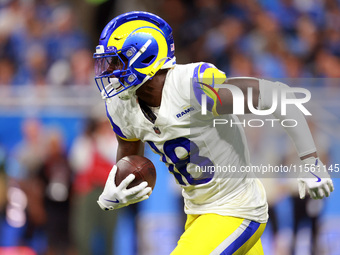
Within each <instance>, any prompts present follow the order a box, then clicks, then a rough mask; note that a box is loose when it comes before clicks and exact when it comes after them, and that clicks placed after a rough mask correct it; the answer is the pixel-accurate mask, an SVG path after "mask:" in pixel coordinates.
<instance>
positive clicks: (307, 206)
mask: <svg viewBox="0 0 340 255" xmlns="http://www.w3.org/2000/svg"><path fill="white" fill-rule="evenodd" d="M131 10H144V11H149V12H153V13H155V14H158V15H160V16H161V17H163V18H164V19H165V20H167V21H168V23H169V24H170V25H171V26H172V28H173V30H174V38H175V45H176V55H177V61H178V63H187V62H195V61H206V62H211V63H214V64H215V65H216V66H218V67H219V68H220V69H221V70H223V71H225V72H226V74H227V76H229V77H231V76H255V77H263V78H269V79H275V80H281V81H284V82H287V83H288V84H290V85H293V86H299V87H304V88H308V89H310V90H311V91H312V102H311V104H310V106H309V107H310V108H309V109H311V112H312V114H313V118H310V119H309V122H310V125H311V127H312V131H313V134H314V137H315V140H316V145H317V147H318V149H319V152H320V157H321V158H322V160H323V161H324V163H325V164H326V165H327V166H335V164H338V163H339V162H340V137H339V136H340V135H339V134H340V132H339V131H340V125H339V124H340V123H339V111H338V109H339V103H338V98H339V95H340V90H339V85H340V83H339V81H340V80H339V78H340V1H339V0H258V1H255V0H229V1H228V0H225V1H222V0H188V1H184V0H182V1H181V0H158V1H155V0H138V1H137V0H109V1H106V0H87V1H85V0H70V1H62V0H1V1H0V167H1V168H0V254H81V255H84V254H124V255H135V254H140V255H144V254H145V255H152V254H157V255H161V254H169V253H170V252H171V250H172V249H173V248H174V247H175V245H176V241H177V239H178V238H179V236H180V234H181V233H182V231H183V225H184V221H185V216H184V215H183V212H182V211H183V202H182V199H181V197H180V191H179V189H178V187H176V185H175V181H174V179H173V177H172V176H171V175H170V174H168V171H167V169H166V168H165V166H163V165H162V164H161V163H160V162H159V160H158V156H156V155H152V154H151V152H150V151H149V149H148V148H146V153H147V155H148V156H149V157H150V158H151V159H152V160H153V162H154V163H155V165H156V168H157V170H158V179H157V183H156V188H155V190H154V192H153V194H152V196H151V197H150V199H149V200H147V201H144V202H142V203H140V204H138V205H135V206H130V207H128V208H124V209H122V210H119V211H117V212H112V213H105V212H102V211H100V209H99V207H98V206H97V204H96V198H97V197H98V195H99V194H100V192H101V189H102V186H103V182H105V178H106V175H107V171H109V170H110V167H111V165H112V164H113V163H114V160H115V153H114V151H115V148H116V146H117V144H116V141H115V139H114V137H113V133H112V131H111V130H110V126H109V123H108V121H106V119H105V116H104V113H105V109H104V105H103V102H102V101H101V98H100V94H99V92H98V90H97V88H96V85H95V83H94V81H93V71H92V70H93V60H92V54H93V51H94V48H95V46H96V42H97V40H98V37H99V35H100V32H101V30H102V29H103V28H104V26H105V24H106V23H107V22H108V21H109V20H110V19H112V18H113V17H115V16H117V15H119V14H121V13H123V12H126V11H131ZM246 131H247V136H249V145H250V149H251V159H252V162H253V163H254V164H257V163H264V164H266V163H267V164H290V163H294V162H297V156H296V155H295V154H294V148H292V145H291V142H290V141H289V139H288V138H287V136H285V134H284V132H282V130H281V129H276V128H275V129H274V128H267V127H264V128H251V129H250V128H247V130H246ZM274 137H275V138H274ZM333 168H334V167H333ZM100 169H102V170H101V171H100ZM331 175H332V177H333V178H334V184H335V192H334V193H333V194H332V196H331V197H330V198H327V199H324V200H323V201H310V200H308V199H306V200H304V201H300V200H299V199H298V198H297V190H296V189H297V185H296V183H295V181H292V180H291V179H289V178H284V176H282V178H272V179H270V178H264V183H265V186H266V189H267V193H268V200H269V205H270V212H269V213H270V221H269V223H268V226H267V228H266V230H265V233H264V235H263V238H262V239H263V246H264V250H265V254H303V255H306V254H327V255H331V254H332V255H333V254H340V241H339V240H340V204H339V199H340V193H339V192H340V191H339V187H338V186H339V183H340V181H339V180H338V176H339V173H337V172H335V171H333V172H332V174H331ZM15 247H17V248H15ZM18 247H21V248H18Z"/></svg>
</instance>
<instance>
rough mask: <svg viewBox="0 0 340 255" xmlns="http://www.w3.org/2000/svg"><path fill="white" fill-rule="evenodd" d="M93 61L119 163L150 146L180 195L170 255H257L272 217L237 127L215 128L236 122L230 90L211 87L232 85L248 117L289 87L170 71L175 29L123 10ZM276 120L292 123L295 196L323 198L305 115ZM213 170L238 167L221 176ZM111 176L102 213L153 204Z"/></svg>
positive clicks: (139, 189)
mask: <svg viewBox="0 0 340 255" xmlns="http://www.w3.org/2000/svg"><path fill="white" fill-rule="evenodd" d="M94 58H95V75H96V76H95V81H96V83H97V86H98V88H99V90H100V91H101V95H102V97H103V99H104V100H105V105H106V112H107V116H108V118H109V120H110V122H111V125H112V128H113V130H114V132H115V133H116V135H117V139H118V141H119V147H118V154H117V161H118V160H119V159H121V158H122V157H124V156H127V155H134V154H139V155H141V154H142V153H143V146H144V143H145V142H146V143H148V144H149V146H150V147H151V149H152V150H153V151H154V152H155V153H157V154H159V155H160V159H161V161H163V162H164V163H165V164H166V165H167V167H168V169H169V171H170V173H172V174H173V176H174V178H175V179H176V181H177V183H178V184H179V185H181V187H182V189H183V192H182V194H183V197H184V201H185V213H186V214H187V222H186V225H185V232H184V233H183V235H182V236H181V238H180V240H179V241H178V245H177V247H176V248H175V250H174V251H173V252H172V254H173V255H177V254H195V255H197V254H254V255H255V254H256V255H258V254H263V250H262V245H261V241H260V237H261V234H262V233H263V231H264V228H265V225H266V222H267V218H268V213H267V208H268V206H267V202H266V195H265V190H264V188H263V186H262V184H261V182H260V181H259V180H258V179H257V178H255V177H254V176H253V175H252V174H251V173H249V172H242V171H240V169H242V167H245V166H250V162H249V156H248V148H247V143H246V139H245V134H244V131H243V128H242V125H230V126H225V125H216V126H215V127H214V126H213V125H212V123H213V120H216V119H223V121H225V122H228V123H238V122H239V120H238V118H237V116H236V115H235V114H232V113H233V93H232V91H231V90H230V89H228V88H226V87H222V88H220V87H219V88H218V86H216V84H224V85H225V86H228V85H229V86H230V87H231V86H233V87H237V88H238V91H241V93H243V95H244V98H245V103H244V111H245V112H250V109H249V107H248V105H253V107H254V108H256V109H258V110H270V109H272V105H273V99H272V98H273V96H272V95H273V93H275V92H274V91H279V92H280V91H283V90H285V89H287V88H288V86H287V85H285V84H282V83H279V82H271V81H268V80H263V79H257V78H242V77H238V78H227V77H226V75H225V73H224V72H222V71H221V70H219V69H217V68H216V67H215V66H214V65H212V64H209V63H203V62H201V63H190V64H186V65H180V64H176V58H175V45H174V40H173V36H172V29H171V27H170V26H169V25H168V24H167V23H166V22H165V21H164V20H163V19H161V18H160V17H158V16H156V15H154V14H151V13H147V12H129V13H125V14H122V15H120V16H118V17H116V18H114V19H113V20H111V21H110V22H109V23H108V24H107V25H106V27H105V28H104V30H103V31H102V34H101V36H100V40H99V45H98V46H97V47H96V52H95V54H94ZM248 88H251V91H252V98H250V99H252V100H250V101H251V102H250V104H249V102H248V104H247V97H248V91H249V89H248ZM291 96H292V95H291ZM234 100H236V99H235V98H234ZM202 108H203V109H202ZM273 115H274V116H275V118H276V119H278V120H280V121H283V120H285V119H293V120H296V122H297V123H298V125H296V126H295V127H289V128H288V127H286V131H287V133H288V135H289V136H290V137H291V138H292V140H293V141H294V143H295V146H296V149H297V153H298V155H299V156H300V158H301V160H302V164H305V165H306V167H307V171H302V173H301V175H300V177H299V179H298V185H299V192H300V196H301V198H304V197H305V189H306V188H307V191H308V192H309V195H310V196H311V197H312V198H315V199H321V198H323V197H327V196H329V195H330V193H331V192H332V191H333V184H332V181H331V179H330V177H329V175H328V173H327V172H326V171H321V172H320V173H319V174H318V177H317V178H316V177H315V176H314V175H312V173H311V172H310V171H308V167H314V168H315V167H316V166H319V167H321V168H322V162H321V161H320V160H319V159H318V157H317V152H316V149H315V146H314V142H313V138H312V135H311V133H310V131H309V128H308V126H307V124H306V121H305V118H304V115H303V114H302V113H301V111H300V110H299V109H297V108H296V107H295V108H294V106H293V105H291V107H289V108H288V112H287V113H286V115H281V112H280V107H278V108H277V109H276V110H275V111H274V112H273ZM218 166H219V167H220V169H221V167H222V168H223V167H228V166H229V167H230V166H232V167H233V168H232V169H234V170H235V169H236V170H235V171H228V170H227V171H218ZM207 169H208V170H207ZM213 169H214V170H213ZM223 169H225V168H223ZM229 169H230V168H229ZM116 171H117V168H116V166H114V167H113V168H112V170H111V173H110V175H109V177H108V180H107V183H106V186H105V188H104V191H103V193H102V194H101V196H100V197H99V199H98V204H99V206H100V207H101V208H102V209H103V210H115V209H118V208H121V207H123V206H127V205H129V204H132V203H136V202H140V201H143V200H145V199H147V198H148V197H149V194H150V192H151V188H149V187H147V183H146V182H143V183H141V184H139V185H138V186H136V187H133V188H129V189H127V186H128V185H129V183H131V182H132V180H133V179H134V178H135V176H134V175H129V176H128V177H126V179H124V180H123V181H122V182H121V184H120V185H119V186H116V185H115V182H114V179H115V173H116ZM310 177H313V178H310Z"/></svg>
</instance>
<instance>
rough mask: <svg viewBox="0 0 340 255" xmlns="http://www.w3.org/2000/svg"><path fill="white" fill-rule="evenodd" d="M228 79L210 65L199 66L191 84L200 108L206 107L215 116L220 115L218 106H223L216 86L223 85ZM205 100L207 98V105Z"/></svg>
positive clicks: (202, 64)
mask: <svg viewBox="0 0 340 255" xmlns="http://www.w3.org/2000/svg"><path fill="white" fill-rule="evenodd" d="M226 79H227V77H226V75H225V73H224V72H222V71H221V70H219V69H217V68H216V67H215V66H214V65H213V64H209V63H200V64H198V65H197V66H196V67H195V69H194V72H193V76H192V82H191V84H192V90H193V94H194V97H195V99H196V102H197V103H198V104H199V105H200V107H206V109H207V111H210V112H212V113H213V114H214V115H215V116H217V115H218V114H217V112H216V106H217V104H222V101H221V98H220V97H219V95H218V88H216V84H222V83H224V82H225V80H226ZM204 98H206V105H205V103H204V102H205V99H204Z"/></svg>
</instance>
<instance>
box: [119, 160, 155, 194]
mask: <svg viewBox="0 0 340 255" xmlns="http://www.w3.org/2000/svg"><path fill="white" fill-rule="evenodd" d="M116 165H117V173H116V179H115V183H116V185H117V186H118V185H119V184H120V183H121V182H122V180H124V179H125V178H126V177H127V176H128V175H129V174H134V175H135V176H136V178H135V179H134V180H133V181H132V182H131V183H130V184H129V186H128V187H127V188H132V187H134V186H137V185H138V184H140V183H141V182H143V181H146V182H147V183H148V186H149V187H151V188H152V189H153V188H154V187H155V184H156V168H155V166H154V165H153V163H152V162H151V161H150V160H149V159H147V158H146V157H142V156H138V155H130V156H125V157H123V158H121V159H120V160H119V161H118V162H117V164H116Z"/></svg>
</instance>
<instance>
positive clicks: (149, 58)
mask: <svg viewBox="0 0 340 255" xmlns="http://www.w3.org/2000/svg"><path fill="white" fill-rule="evenodd" d="M155 57H156V55H151V56H148V57H147V58H145V59H143V60H142V63H143V64H145V65H148V64H150V63H151V62H152V61H153V60H154V59H155Z"/></svg>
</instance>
